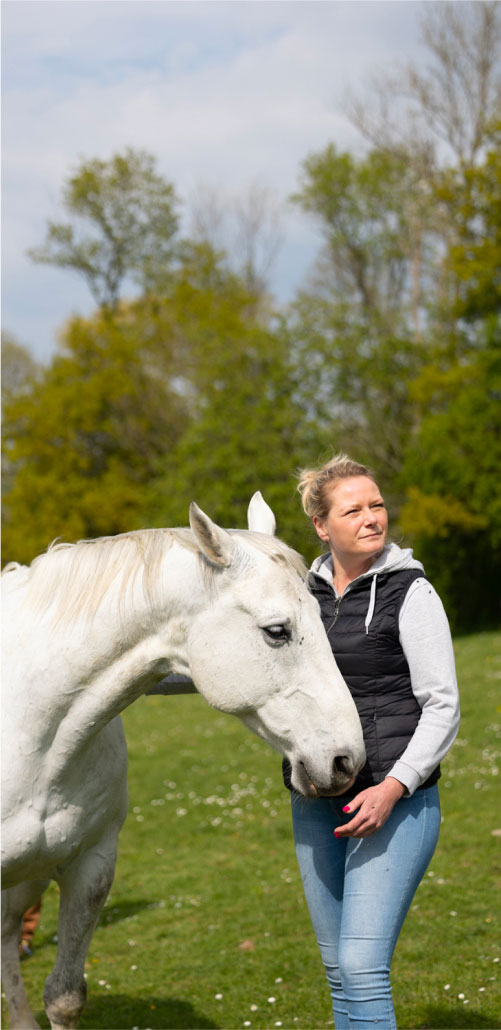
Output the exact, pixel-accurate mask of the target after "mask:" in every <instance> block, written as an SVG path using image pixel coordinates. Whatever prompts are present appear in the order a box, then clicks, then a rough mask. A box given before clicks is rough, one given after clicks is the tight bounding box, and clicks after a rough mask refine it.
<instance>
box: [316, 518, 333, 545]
mask: <svg viewBox="0 0 501 1030" xmlns="http://www.w3.org/2000/svg"><path fill="white" fill-rule="evenodd" d="M312 522H313V525H314V526H315V529H316V531H317V536H319V537H320V539H321V540H323V542H324V544H328V543H329V534H328V533H327V530H326V528H325V520H324V519H320V518H319V517H318V515H314V516H313V519H312Z"/></svg>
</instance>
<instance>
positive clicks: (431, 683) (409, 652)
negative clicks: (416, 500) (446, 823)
mask: <svg viewBox="0 0 501 1030" xmlns="http://www.w3.org/2000/svg"><path fill="white" fill-rule="evenodd" d="M402 569H420V570H421V571H422V572H423V578H421V577H419V578H418V579H415V580H414V581H413V583H411V585H410V587H409V590H408V591H407V594H406V595H405V598H404V601H403V603H402V607H401V609H400V615H399V636H400V644H401V646H402V650H403V652H404V655H405V657H406V659H407V664H408V666H409V671H410V677H411V685H412V691H413V693H414V696H415V698H416V700H417V702H418V704H419V707H420V708H421V717H420V720H419V723H418V725H417V728H416V730H415V732H414V734H413V736H412V738H411V740H410V741H409V744H408V745H407V747H406V749H405V751H404V753H403V754H402V755H401V757H400V758H399V759H398V761H397V762H395V764H394V765H393V767H392V768H391V769H390V771H389V772H388V773H387V775H388V776H393V777H395V779H397V780H400V782H401V783H403V784H404V786H405V787H406V793H407V794H408V795H411V794H413V793H414V791H415V790H416V789H417V788H418V787H419V786H420V785H421V784H422V783H425V781H426V780H427V779H428V777H429V776H430V774H431V773H432V772H433V770H434V769H435V767H436V766H437V765H438V764H439V762H440V761H441V760H442V759H443V757H444V756H445V755H446V754H447V752H448V751H449V749H450V747H451V746H452V743H453V741H454V738H455V736H456V734H457V731H458V727H459V694H458V687H457V680H456V670H455V664H454V652H453V649H452V640H451V634H450V630H449V623H448V621H447V616H446V614H445V611H444V607H443V605H442V602H441V600H440V598H439V596H438V594H437V593H436V591H435V590H434V588H433V587H432V585H431V583H429V582H428V580H426V579H425V578H424V569H423V566H422V565H421V563H420V562H418V561H416V559H415V558H413V555H412V551H411V550H410V549H409V548H407V549H401V548H400V547H398V546H397V545H396V544H388V545H387V546H386V547H385V548H384V550H383V551H382V553H381V554H380V555H379V557H378V558H377V559H376V560H375V562H374V564H373V565H372V566H371V568H370V569H369V570H368V572H365V573H363V576H360V577H359V578H358V579H356V580H353V583H350V584H349V585H348V586H347V587H346V591H345V593H347V592H348V591H349V590H350V589H351V588H352V587H353V585H354V584H355V583H358V582H359V581H360V580H361V579H365V578H372V583H371V592H370V601H369V607H368V610H367V615H366V619H365V625H366V630H367V631H368V628H369V626H370V623H371V620H372V616H373V614H374V610H375V607H376V605H377V577H378V574H379V573H381V572H383V571H384V572H385V573H388V572H397V571H400V570H402ZM311 571H312V572H313V573H315V575H317V576H320V577H321V578H322V579H325V580H326V582H328V583H329V584H330V586H331V587H332V590H333V591H334V594H335V595H336V596H338V594H337V591H336V589H335V587H334V584H333V581H332V574H333V561H332V556H331V555H330V554H323V555H321V556H320V557H319V558H316V559H315V561H314V562H313V565H312V566H311Z"/></svg>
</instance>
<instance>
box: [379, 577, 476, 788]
mask: <svg viewBox="0 0 501 1030" xmlns="http://www.w3.org/2000/svg"><path fill="white" fill-rule="evenodd" d="M399 631H400V643H401V645H402V649H403V652H404V654H405V657H406V659H407V663H408V665H409V670H410V675H411V684H412V690H413V693H414V696H415V697H416V699H417V701H418V704H419V706H420V708H421V717H420V720H419V723H418V725H417V727H416V730H415V732H414V734H413V736H412V738H411V740H410V741H409V743H408V745H407V747H406V749H405V751H404V753H403V755H402V756H401V757H400V758H399V759H398V761H397V762H396V763H395V765H394V766H393V767H392V768H391V770H390V772H389V773H388V774H387V775H388V776H394V777H395V779H397V780H400V782H401V783H403V784H404V786H405V787H406V788H407V793H408V794H409V795H411V794H413V793H414V791H415V790H416V789H417V787H419V786H420V784H421V783H424V782H425V780H427V778H428V776H429V775H430V774H431V773H432V772H433V770H434V769H435V767H436V766H437V765H438V764H439V762H440V761H441V760H442V758H443V757H444V755H446V754H447V752H448V750H449V748H450V747H451V746H452V743H453V741H454V738H455V736H456V734H457V731H458V727H459V694H458V687H457V680H456V669H455V664H454V652H453V649H452V640H451V634H450V629H449V623H448V620H447V616H446V614H445V611H444V607H443V605H442V602H441V600H440V598H439V596H438V594H437V593H436V591H435V590H434V589H433V587H432V585H431V583H428V581H427V580H426V579H421V578H419V579H416V580H414V582H413V583H412V584H411V586H410V588H409V590H408V592H407V594H406V596H405V599H404V603H403V605H402V608H401V610H400V617H399Z"/></svg>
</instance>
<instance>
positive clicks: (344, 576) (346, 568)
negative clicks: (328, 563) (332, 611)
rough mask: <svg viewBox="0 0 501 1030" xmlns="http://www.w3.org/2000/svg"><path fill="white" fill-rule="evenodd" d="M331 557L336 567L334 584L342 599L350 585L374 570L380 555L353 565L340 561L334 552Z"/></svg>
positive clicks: (334, 569)
mask: <svg viewBox="0 0 501 1030" xmlns="http://www.w3.org/2000/svg"><path fill="white" fill-rule="evenodd" d="M331 556H332V563H333V566H334V568H333V573H332V582H333V583H334V586H335V588H336V590H337V592H338V594H339V596H340V597H341V595H342V594H344V592H345V590H346V587H347V586H349V584H350V583H352V582H353V580H354V579H358V577H359V576H363V574H364V572H368V571H369V569H370V568H372V566H373V565H374V562H375V561H376V558H378V557H379V555H374V556H371V557H370V558H366V559H365V560H364V561H360V560H359V561H357V562H353V563H352V562H349V561H346V560H342V559H340V558H339V556H338V555H335V554H334V553H333V552H332V551H331Z"/></svg>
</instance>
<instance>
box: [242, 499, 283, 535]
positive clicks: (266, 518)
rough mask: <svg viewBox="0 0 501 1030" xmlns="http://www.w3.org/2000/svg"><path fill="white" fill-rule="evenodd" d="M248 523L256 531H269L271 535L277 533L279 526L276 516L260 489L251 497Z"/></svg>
mask: <svg viewBox="0 0 501 1030" xmlns="http://www.w3.org/2000/svg"><path fill="white" fill-rule="evenodd" d="M247 524H248V526H249V529H252V530H253V532H254V533H268V535H269V536H274V535H275V530H276V528H277V523H276V521H275V516H274V514H273V512H272V510H271V508H270V506H269V504H267V503H266V501H265V499H264V497H263V495H262V493H261V491H260V490H257V491H256V493H255V494H254V495H253V496H252V497H251V499H250V503H249V507H248V508H247Z"/></svg>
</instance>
